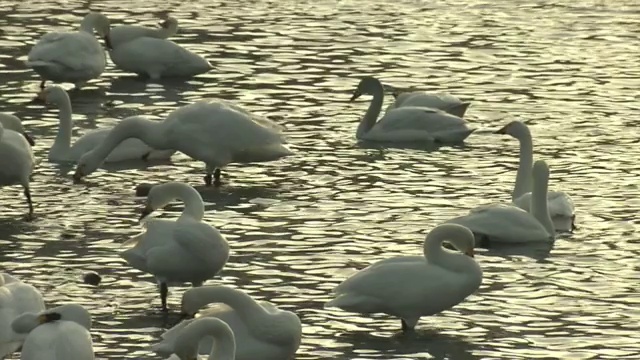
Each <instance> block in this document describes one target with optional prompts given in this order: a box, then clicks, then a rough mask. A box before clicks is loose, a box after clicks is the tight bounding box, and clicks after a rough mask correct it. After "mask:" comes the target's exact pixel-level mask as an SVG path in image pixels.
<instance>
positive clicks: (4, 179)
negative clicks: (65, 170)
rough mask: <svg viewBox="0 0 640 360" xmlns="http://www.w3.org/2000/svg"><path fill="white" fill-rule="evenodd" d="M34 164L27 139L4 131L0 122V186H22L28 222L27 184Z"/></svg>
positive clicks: (31, 208)
mask: <svg viewBox="0 0 640 360" xmlns="http://www.w3.org/2000/svg"><path fill="white" fill-rule="evenodd" d="M34 164H35V160H34V158H33V150H32V149H31V145H29V142H28V141H27V139H26V138H25V137H24V136H23V135H22V134H20V133H18V132H16V131H13V130H9V129H5V128H4V126H3V125H2V123H1V122H0V186H11V185H22V187H23V188H24V196H25V198H26V199H27V205H28V206H29V213H28V215H27V219H28V220H30V219H31V218H32V217H33V202H32V201H31V187H30V185H29V183H30V181H31V179H30V178H31V173H32V172H33V167H34Z"/></svg>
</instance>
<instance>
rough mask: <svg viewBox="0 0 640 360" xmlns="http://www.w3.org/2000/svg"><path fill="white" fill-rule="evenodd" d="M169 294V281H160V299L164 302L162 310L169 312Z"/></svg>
mask: <svg viewBox="0 0 640 360" xmlns="http://www.w3.org/2000/svg"><path fill="white" fill-rule="evenodd" d="M167 296H169V287H168V286H167V283H164V282H161V283H160V301H161V302H162V312H165V313H166V312H168V311H169V308H167Z"/></svg>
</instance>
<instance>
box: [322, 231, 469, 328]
mask: <svg viewBox="0 0 640 360" xmlns="http://www.w3.org/2000/svg"><path fill="white" fill-rule="evenodd" d="M444 241H447V242H448V243H450V244H451V245H453V246H454V247H455V248H456V249H458V250H459V251H461V252H462V253H464V254H460V253H455V252H451V251H448V250H446V249H444V248H443V246H442V244H443V242H444ZM473 248H474V236H473V234H472V233H471V231H469V229H467V228H465V227H464V226H460V225H455V224H443V225H439V226H437V227H435V228H434V229H433V230H431V232H429V234H428V235H427V237H426V239H425V241H424V246H423V252H424V256H399V257H394V258H390V259H385V260H382V261H379V262H376V263H373V264H371V265H369V266H368V267H367V268H365V269H363V270H360V271H358V272H357V273H355V274H353V275H352V276H351V277H349V278H348V279H346V280H345V281H343V282H342V283H341V284H340V285H338V287H336V289H335V290H334V292H335V294H336V298H335V299H333V300H331V301H329V302H328V303H326V304H325V307H337V308H340V309H343V310H346V311H350V312H355V313H361V314H375V313H384V314H389V315H392V316H395V317H398V318H400V320H401V323H402V330H403V331H408V330H411V329H413V328H414V327H415V326H416V324H417V323H418V320H420V317H422V316H428V315H433V314H437V313H439V312H441V311H444V310H447V309H449V308H451V307H453V306H455V305H457V304H459V303H460V302H462V301H463V300H464V299H465V298H467V297H468V296H469V295H471V294H473V293H474V292H475V291H476V290H477V289H478V288H479V287H480V284H481V283H482V270H481V269H480V267H479V266H478V263H476V261H475V260H474V259H473Z"/></svg>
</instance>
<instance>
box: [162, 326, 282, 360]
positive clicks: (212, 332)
mask: <svg viewBox="0 0 640 360" xmlns="http://www.w3.org/2000/svg"><path fill="white" fill-rule="evenodd" d="M205 337H206V339H208V340H209V341H211V342H212V343H213V344H214V345H215V346H213V347H212V349H211V351H210V353H209V356H208V357H207V359H208V360H235V359H237V358H236V341H235V337H234V334H233V331H232V330H231V328H230V327H229V325H227V324H226V323H225V322H224V321H222V320H219V319H216V318H200V319H196V320H194V321H193V322H192V323H190V324H189V325H188V326H186V327H185V328H184V330H183V331H182V332H181V333H180V334H179V335H178V338H177V339H176V346H175V352H174V354H173V355H171V356H170V357H168V358H167V360H192V359H196V358H197V357H198V342H200V341H201V340H204V339H205ZM259 359H262V357H260V358H259ZM283 359H284V358H283Z"/></svg>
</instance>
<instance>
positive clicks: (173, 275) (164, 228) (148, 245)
mask: <svg viewBox="0 0 640 360" xmlns="http://www.w3.org/2000/svg"><path fill="white" fill-rule="evenodd" d="M176 199H178V200H181V201H182V202H183V203H184V210H183V211H182V214H181V215H180V217H179V218H178V219H177V220H162V219H145V218H146V217H147V216H148V215H149V214H151V213H152V212H153V211H154V210H156V209H161V208H163V207H164V206H166V205H167V204H169V203H170V202H171V201H173V200H176ZM203 216H204V203H203V201H202V197H201V196H200V194H199V193H198V192H197V191H196V190H195V189H194V188H193V187H191V186H189V185H187V184H183V183H176V182H171V183H165V184H160V185H156V186H154V187H153V188H151V190H150V191H149V195H148V196H147V201H146V205H145V207H144V209H143V210H142V213H141V216H140V219H141V220H143V219H144V220H145V222H144V226H145V227H146V231H145V232H143V233H141V234H139V235H137V236H135V237H133V238H131V239H130V240H128V241H127V242H126V243H125V246H131V245H134V246H133V247H131V248H129V249H127V250H125V251H123V252H122V253H121V256H122V258H123V259H125V260H126V261H127V263H128V264H129V265H131V266H132V267H133V268H136V269H138V270H140V271H142V272H145V273H149V274H152V275H153V276H154V277H155V279H156V281H157V282H158V286H159V288H160V299H161V302H162V310H163V311H167V295H168V293H169V285H171V284H174V283H191V284H192V285H193V286H201V285H202V284H203V283H204V282H205V281H206V280H209V279H211V278H213V277H214V276H215V275H216V274H217V273H218V272H219V271H220V270H222V268H223V267H224V264H225V263H226V262H227V259H228V258H229V245H228V244H227V240H226V239H225V238H224V236H222V234H220V232H219V231H218V229H216V228H214V227H213V226H211V225H209V224H207V223H205V222H202V218H203Z"/></svg>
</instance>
